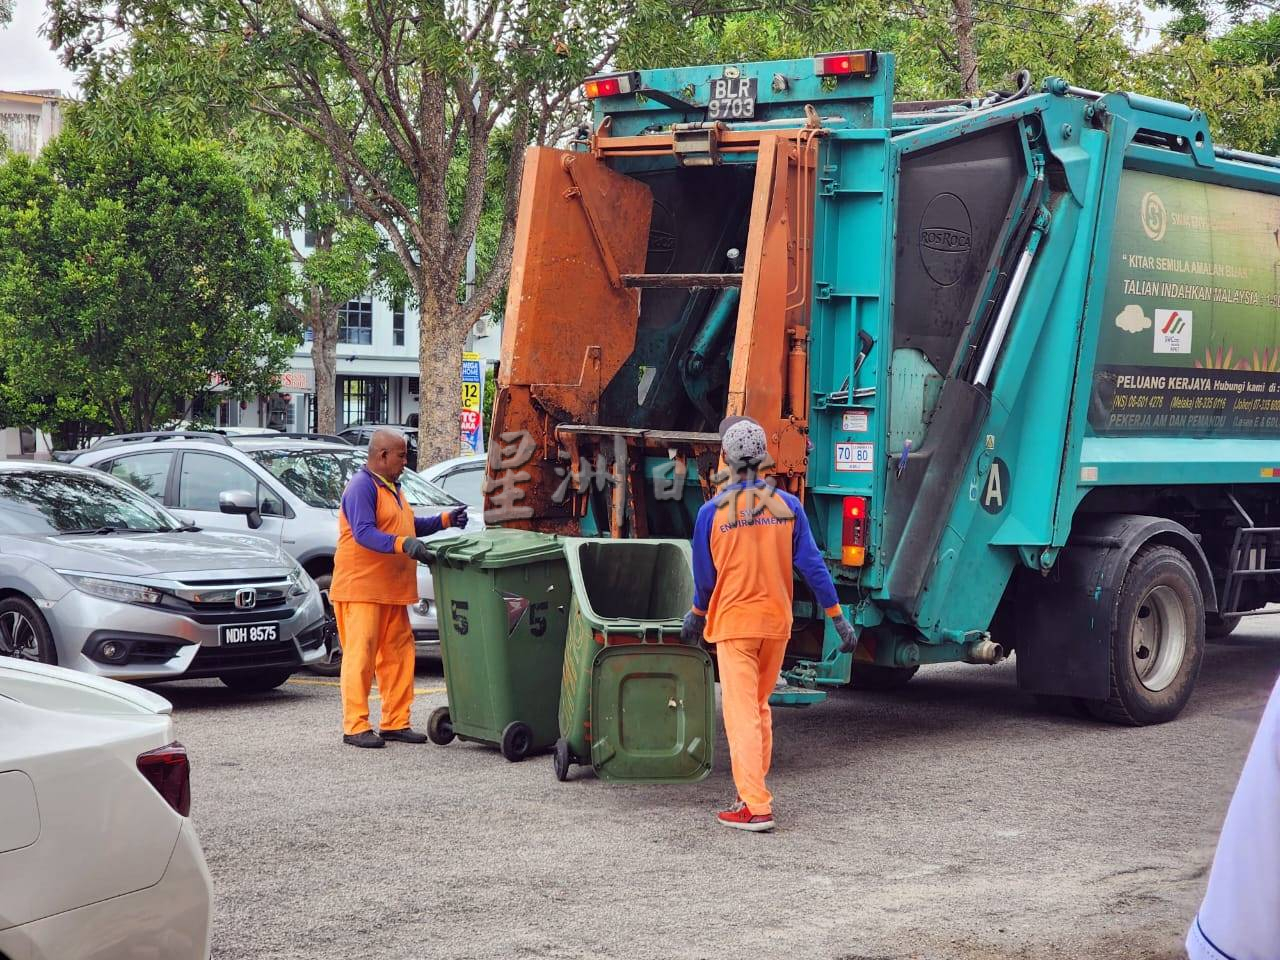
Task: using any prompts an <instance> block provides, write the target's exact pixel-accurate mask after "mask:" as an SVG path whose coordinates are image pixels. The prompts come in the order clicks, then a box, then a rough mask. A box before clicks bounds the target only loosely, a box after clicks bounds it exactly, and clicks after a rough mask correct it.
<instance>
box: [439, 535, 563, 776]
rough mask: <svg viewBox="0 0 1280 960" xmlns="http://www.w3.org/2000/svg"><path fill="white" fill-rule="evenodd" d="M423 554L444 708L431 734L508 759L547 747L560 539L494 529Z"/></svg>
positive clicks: (555, 677)
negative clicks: (431, 590)
mask: <svg viewBox="0 0 1280 960" xmlns="http://www.w3.org/2000/svg"><path fill="white" fill-rule="evenodd" d="M428 546H429V547H430V549H431V551H432V555H433V558H432V560H431V561H430V564H431V574H432V579H433V581H434V585H435V598H436V610H437V611H438V617H439V624H440V655H441V657H442V659H443V660H444V682H445V687H446V689H447V690H448V696H449V705H448V706H447V707H440V708H439V709H437V710H435V711H434V712H433V713H432V714H431V718H430V720H429V721H428V722H427V736H428V737H430V738H431V742H432V743H437V744H441V745H444V744H447V743H449V742H450V741H452V740H453V738H454V737H457V738H459V739H461V740H472V741H476V742H479V743H487V744H490V745H492V746H496V747H498V748H499V749H501V751H502V755H503V756H504V757H506V758H507V759H508V760H512V761H515V760H521V759H523V758H524V757H525V756H526V755H527V754H529V753H530V752H532V751H535V750H541V749H545V748H547V747H550V746H551V745H552V744H554V743H555V741H556V737H557V735H558V733H559V723H558V719H557V711H558V707H559V702H560V674H561V670H562V666H563V663H564V638H565V630H566V627H567V625H568V618H569V603H570V582H569V571H568V568H567V567H566V565H565V557H564V549H563V540H562V539H561V538H560V537H556V536H551V535H548V534H543V533H533V532H531V531H527V530H508V529H504V528H501V527H492V528H490V529H488V530H485V531H483V532H480V533H474V534H465V535H463V536H460V537H455V538H452V539H445V540H437V541H433V542H431V543H429V544H428Z"/></svg>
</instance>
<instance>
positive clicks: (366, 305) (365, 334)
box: [338, 300, 373, 343]
mask: <svg viewBox="0 0 1280 960" xmlns="http://www.w3.org/2000/svg"><path fill="white" fill-rule="evenodd" d="M338 342H339V343H373V301H372V300H352V301H350V302H348V303H345V304H343V305H342V306H341V307H339V308H338Z"/></svg>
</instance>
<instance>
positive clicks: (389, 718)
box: [329, 430, 467, 747]
mask: <svg viewBox="0 0 1280 960" xmlns="http://www.w3.org/2000/svg"><path fill="white" fill-rule="evenodd" d="M407 456H408V448H407V446H406V443H405V439H404V437H403V436H402V435H401V434H400V433H398V432H396V431H395V430H379V431H378V432H377V433H375V434H374V435H373V439H372V440H371V441H370V442H369V459H368V461H367V462H366V464H365V465H364V466H363V467H362V468H361V469H360V471H359V472H358V473H357V474H356V475H355V476H353V477H352V478H351V481H350V482H349V483H348V484H347V489H346V490H345V491H344V492H343V494H342V508H341V510H340V511H339V513H338V552H337V554H336V555H335V556H334V560H333V583H332V585H331V586H330V587H329V600H330V602H331V603H332V604H333V613H334V616H335V617H336V619H337V621H338V639H339V640H340V641H341V642H342V678H341V687H342V734H343V736H342V740H343V742H344V743H349V744H351V745H352V746H356V747H382V746H385V745H386V741H387V740H398V741H400V742H401V743H426V742H427V738H426V736H424V735H423V734H421V733H418V732H417V731H416V730H414V729H413V728H412V727H410V726H409V708H410V706H411V705H412V704H413V663H414V651H413V631H412V630H411V629H410V627H409V611H408V609H407V608H408V605H409V604H411V603H417V602H418V571H417V567H418V563H419V561H422V560H425V559H427V552H426V544H424V543H423V542H422V541H421V540H419V539H418V538H419V537H426V536H430V535H431V534H433V533H438V532H439V531H441V530H443V529H445V528H446V527H462V526H465V525H466V522H467V508H466V507H457V508H455V509H453V510H450V511H448V512H446V513H443V514H441V515H440V516H438V517H415V516H414V515H413V508H412V507H411V506H409V501H408V500H406V499H405V497H404V495H403V494H402V493H401V492H400V482H399V481H400V475H401V474H402V473H403V472H404V468H405V460H406V459H407ZM375 674H376V675H377V678H378V692H379V693H380V694H381V695H382V721H381V723H380V724H379V727H380V729H381V734H380V735H379V734H378V733H374V731H373V727H372V726H371V725H370V723H369V686H370V684H371V683H372V682H373V678H374V676H375Z"/></svg>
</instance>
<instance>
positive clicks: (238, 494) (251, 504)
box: [218, 490, 262, 530]
mask: <svg viewBox="0 0 1280 960" xmlns="http://www.w3.org/2000/svg"><path fill="white" fill-rule="evenodd" d="M218 509H219V510H221V511H222V512H223V513H238V514H240V515H241V516H243V517H244V518H245V520H246V521H247V522H248V524H249V528H250V529H251V530H257V529H258V528H259V527H260V526H262V513H261V511H260V510H259V509H258V501H257V499H256V498H255V497H254V495H253V494H252V493H250V492H249V491H248V490H223V491H222V492H221V493H220V494H218Z"/></svg>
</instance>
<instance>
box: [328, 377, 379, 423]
mask: <svg viewBox="0 0 1280 960" xmlns="http://www.w3.org/2000/svg"><path fill="white" fill-rule="evenodd" d="M338 379H339V381H340V386H339V390H340V394H339V395H340V397H341V402H342V411H341V412H342V423H343V425H344V427H350V426H353V425H355V424H359V423H386V422H387V378H386V377H339V378H338Z"/></svg>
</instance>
